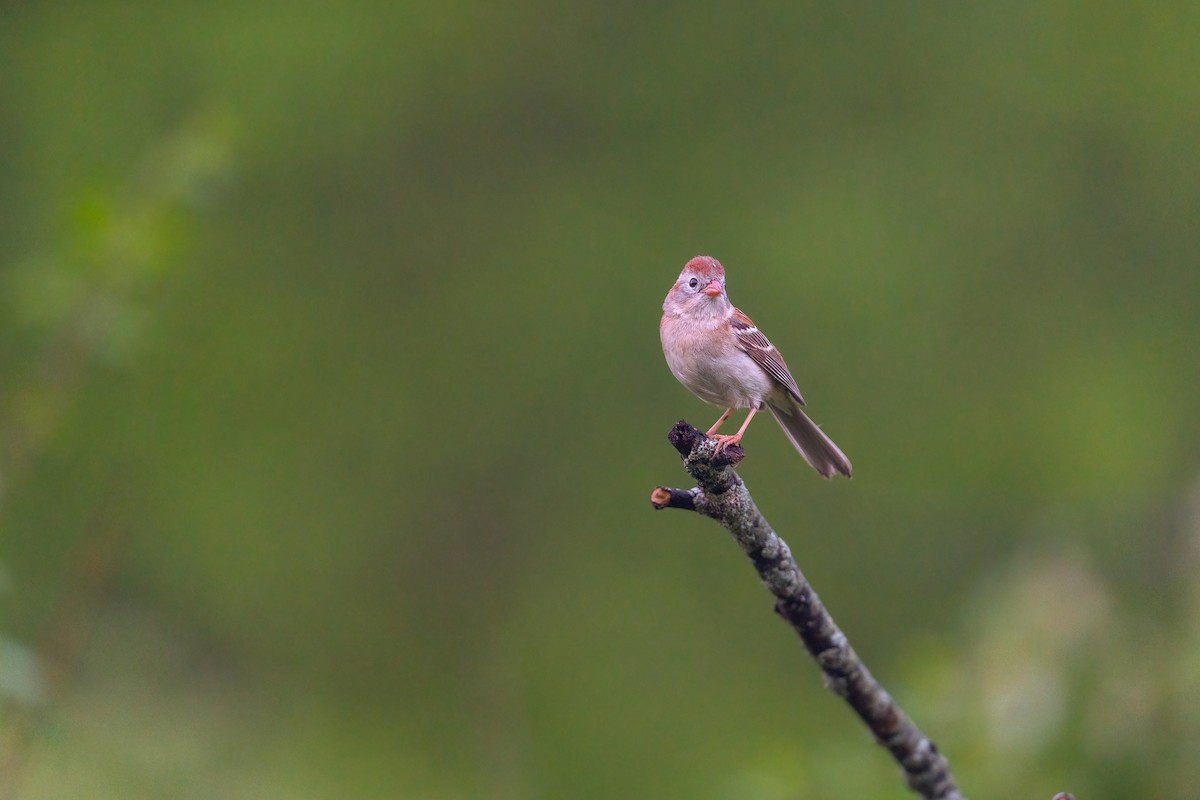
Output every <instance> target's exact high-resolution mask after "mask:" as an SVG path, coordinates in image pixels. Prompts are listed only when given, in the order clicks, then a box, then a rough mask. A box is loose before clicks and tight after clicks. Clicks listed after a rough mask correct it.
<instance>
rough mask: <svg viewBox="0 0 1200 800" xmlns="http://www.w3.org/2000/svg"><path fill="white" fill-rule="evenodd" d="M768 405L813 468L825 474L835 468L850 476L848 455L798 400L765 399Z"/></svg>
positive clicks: (836, 470) (829, 473) (788, 436)
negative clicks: (826, 433) (782, 402)
mask: <svg viewBox="0 0 1200 800" xmlns="http://www.w3.org/2000/svg"><path fill="white" fill-rule="evenodd" d="M767 408H769V409H771V414H772V415H773V416H774V417H775V421H776V422H778V423H779V427H781V428H783V432H784V433H786V434H787V438H788V441H790V442H791V443H792V446H793V447H795V448H796V450H797V451H799V453H800V455H802V456H804V460H805V461H807V462H808V463H809V465H810V466H811V467H812V468H813V469H815V470H816V471H817V472H819V473H821V474H822V475H824V476H825V477H826V478H832V477H833V475H834V473H835V472H840V473H842V474H843V475H845V476H846V477H847V478H849V477H850V459H848V458H846V455H845V454H844V453H843V452H842V451H841V450H839V449H838V446H837V445H836V444H834V443H833V440H832V439H830V438H829V437H828V436H826V435H825V433H824V432H823V431H822V430H821V429H820V428H819V427H817V423H815V422H813V421H812V420H811V419H809V418H808V415H807V414H805V413H804V410H803V409H802V408H800V404H799V403H796V402H791V403H788V404H787V405H782V404H780V405H775V404H772V403H767Z"/></svg>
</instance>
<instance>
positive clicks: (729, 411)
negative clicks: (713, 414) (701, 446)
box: [704, 408, 733, 438]
mask: <svg viewBox="0 0 1200 800" xmlns="http://www.w3.org/2000/svg"><path fill="white" fill-rule="evenodd" d="M732 413H733V409H732V408H727V409H725V413H724V414H722V415H721V418H720V419H719V420H717V421H716V422H714V423H713V426H712V427H711V428H709V429H708V433H706V434H704V435H705V436H708V437H709V438H711V437H712V435H713V434H714V433H716V432H717V431H718V430H719V429H720V427H721V423H722V422H724V421H725V420H727V419H729V415H730V414H732Z"/></svg>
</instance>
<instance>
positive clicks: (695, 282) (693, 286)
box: [688, 278, 700, 289]
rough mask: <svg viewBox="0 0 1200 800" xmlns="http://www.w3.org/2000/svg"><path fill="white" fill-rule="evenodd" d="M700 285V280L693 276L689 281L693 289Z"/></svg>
mask: <svg viewBox="0 0 1200 800" xmlns="http://www.w3.org/2000/svg"><path fill="white" fill-rule="evenodd" d="M699 285H700V281H698V280H697V279H695V278H692V279H691V280H690V281H688V286H690V287H692V288H693V289H695V288H696V287H697V286H699Z"/></svg>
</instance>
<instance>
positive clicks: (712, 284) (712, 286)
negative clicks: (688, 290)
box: [703, 281, 721, 297]
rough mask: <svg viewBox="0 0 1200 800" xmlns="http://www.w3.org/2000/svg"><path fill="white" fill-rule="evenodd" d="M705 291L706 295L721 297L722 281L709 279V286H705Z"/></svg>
mask: <svg viewBox="0 0 1200 800" xmlns="http://www.w3.org/2000/svg"><path fill="white" fill-rule="evenodd" d="M703 292H704V293H705V294H706V295H708V296H709V297H720V296H721V283H720V281H709V283H708V286H705V287H704V289H703Z"/></svg>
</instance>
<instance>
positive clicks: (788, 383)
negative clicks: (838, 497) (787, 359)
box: [658, 256, 851, 478]
mask: <svg viewBox="0 0 1200 800" xmlns="http://www.w3.org/2000/svg"><path fill="white" fill-rule="evenodd" d="M658 330H659V335H660V337H661V338H662V348H663V355H664V356H666V359H667V366H668V367H670V369H671V373H672V374H673V375H674V376H675V378H676V379H677V380H678V381H679V382H680V383H682V384H683V385H684V387H685V388H687V389H688V391H690V392H691V393H692V394H694V395H696V396H697V397H699V398H700V399H701V400H703V401H705V402H706V403H711V404H712V405H715V406H718V407H720V408H724V409H725V413H723V414H722V415H721V417H720V418H719V419H718V420H717V421H716V422H715V423H714V424H713V426H712V427H711V428H709V429H708V431H707V433H706V435H707V436H708V437H709V438H710V439H716V440H717V445H716V448H715V450H714V454H716V453H720V452H721V450H722V449H723V448H725V447H728V446H730V445H734V444H737V443H739V442H740V441H741V440H742V436H743V435H744V434H745V433H746V428H747V427H749V425H750V420H752V419H754V415H755V414H756V413H758V412H759V411H761V410H762V409H763V407H764V406H765V407H766V408H767V410H768V411H770V412H771V414H772V416H774V417H775V421H776V422H778V423H779V426H780V427H781V428H783V432H784V434H786V435H787V438H788V441H790V442H791V443H792V446H793V447H795V448H796V450H797V451H798V452H799V453H800V455H801V456H803V457H804V460H805V461H807V462H808V463H809V465H810V466H811V467H812V468H813V469H815V470H816V471H817V472H818V473H820V474H821V475H822V476H824V477H826V478H832V477H833V476H834V475H835V474H838V473H840V474H842V475H845V476H846V477H847V478H848V477H850V471H851V465H850V459H848V458H846V455H845V454H844V453H843V452H842V451H841V450H840V449H839V448H838V446H837V445H836V444H834V443H833V440H832V439H830V438H829V437H828V436H826V435H825V433H824V431H822V430H821V429H820V428H819V427H818V426H817V424H816V423H815V422H813V421H812V420H811V419H809V417H808V415H807V414H805V413H804V410H803V408H802V406H804V397H803V396H801V394H800V389H799V388H797V386H796V379H795V378H793V377H792V373H791V372H789V371H788V368H787V364H785V363H784V361H783V357H782V356H780V355H779V351H778V350H776V349H775V346H774V345H772V344H771V341H770V340H769V339H767V337H766V336H765V335H764V334H763V332H762V331H760V330H759V329H758V326H757V325H755V324H754V323H753V322H752V321H751V319H750V317H748V316H746V315H745V314H744V313H742V311H741V310H739V309H738V308H736V307H735V306H734V305H733V303H731V302H730V301H729V295H728V293H727V292H726V290H725V268H724V267H722V266H721V262H720V261H718V260H717V259H715V258H712V257H711V256H696V257H695V258H693V259H691V260H690V261H688V262H687V264H686V265H685V266H684V268H683V271H682V272H680V273H679V278H678V279H677V280H676V281H675V283H674V285H672V286H671V290H670V291H669V292H667V296H666V299H665V300H663V315H662V321H661V322H660V323H659V326H658ZM738 408H748V409H750V413H749V414H747V415H746V420H745V421H744V422H743V423H742V427H741V428H739V429H738V432H737V433H734V434H718V433H717V431H718V430H720V428H721V425H722V424H723V423H724V422H725V420H727V419H728V418H729V415H730V414H732V413H733V411H734V409H738Z"/></svg>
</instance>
